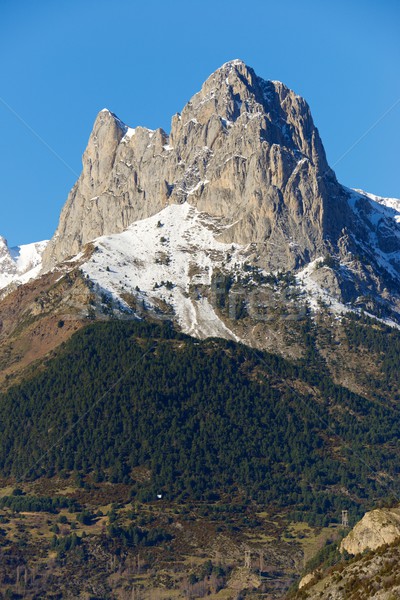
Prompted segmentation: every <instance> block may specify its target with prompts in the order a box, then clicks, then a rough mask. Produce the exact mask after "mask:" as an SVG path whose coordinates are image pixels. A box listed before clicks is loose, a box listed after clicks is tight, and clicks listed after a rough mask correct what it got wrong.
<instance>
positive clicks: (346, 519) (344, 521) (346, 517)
mask: <svg viewBox="0 0 400 600" xmlns="http://www.w3.org/2000/svg"><path fill="white" fill-rule="evenodd" d="M348 526H349V511H348V510H342V527H348Z"/></svg>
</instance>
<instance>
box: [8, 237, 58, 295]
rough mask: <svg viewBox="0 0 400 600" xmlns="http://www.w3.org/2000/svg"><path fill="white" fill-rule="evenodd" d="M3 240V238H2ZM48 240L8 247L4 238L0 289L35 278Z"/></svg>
mask: <svg viewBox="0 0 400 600" xmlns="http://www.w3.org/2000/svg"><path fill="white" fill-rule="evenodd" d="M3 240H4V238H3ZM47 244H48V240H43V241H41V242H33V243H31V244H22V245H21V246H14V247H12V248H8V246H7V242H6V241H5V240H4V247H3V257H2V258H3V261H2V264H1V265H0V290H1V289H4V288H6V287H7V286H8V285H10V284H11V283H15V284H16V285H21V284H23V283H27V282H28V281H30V280H31V279H35V277H37V276H38V275H39V273H40V271H41V269H42V255H43V252H44V250H45V248H46V246H47Z"/></svg>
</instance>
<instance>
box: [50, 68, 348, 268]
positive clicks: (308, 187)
mask: <svg viewBox="0 0 400 600" xmlns="http://www.w3.org/2000/svg"><path fill="white" fill-rule="evenodd" d="M185 201H187V202H190V204H192V205H194V206H196V207H197V208H198V210H200V211H206V212H208V213H209V214H210V215H212V216H219V217H225V218H228V219H229V220H230V221H231V223H232V227H231V228H230V229H229V231H227V232H226V233H225V235H224V240H225V241H227V242H238V243H241V244H250V243H255V244H257V253H258V254H261V264H262V265H263V266H265V267H266V268H268V269H277V268H280V269H292V268H295V267H298V266H300V265H304V264H305V263H306V262H308V261H309V260H310V259H312V258H315V257H316V256H319V255H321V254H323V253H324V252H326V250H327V248H328V247H329V248H330V247H331V246H335V245H336V244H337V242H338V238H339V237H340V235H341V232H342V229H343V227H346V226H347V225H348V224H349V222H350V220H351V219H350V211H349V208H348V205H347V202H346V194H345V193H344V191H343V189H342V188H341V187H340V186H339V185H338V183H337V181H336V178H335V175H334V173H333V171H332V170H331V169H330V168H329V166H328V164H327V161H326V156H325V152H324V148H323V145H322V142H321V139H320V137H319V134H318V130H317V128H316V127H315V125H314V123H313V120H312V116H311V113H310V109H309V107H308V105H307V103H306V102H305V101H304V100H303V99H302V98H301V97H299V96H298V95H296V94H295V93H294V92H292V91H291V90H290V89H289V88H287V87H286V86H285V85H283V84H282V83H280V82H274V81H264V80H263V79H261V78H260V77H258V76H257V75H256V74H255V73H254V71H253V69H251V68H250V67H248V66H247V65H246V64H245V63H244V62H242V61H240V60H234V61H231V62H228V63H225V64H224V65H223V66H222V67H220V68H219V69H217V71H215V73H213V74H212V75H211V76H210V77H209V78H208V79H207V81H206V82H205V83H204V84H203V86H202V88H201V90H200V91H199V92H198V93H197V94H195V95H194V96H193V98H192V99H191V100H190V101H189V102H188V103H187V105H186V106H185V107H184V108H183V110H182V112H181V113H178V114H176V115H175V116H174V117H173V118H172V123H171V132H170V135H169V136H168V135H167V134H166V133H165V132H164V131H163V130H162V129H157V130H155V131H152V130H149V129H146V128H143V127H136V128H135V129H132V128H129V127H127V126H126V125H125V124H124V123H122V121H121V120H120V119H118V117H116V115H114V114H113V113H111V112H110V111H108V110H106V109H104V110H102V111H101V112H100V113H99V115H98V116H97V119H96V121H95V124H94V127H93V131H92V133H91V135H90V139H89V143H88V146H87V149H86V151H85V153H84V156H83V170H82V174H81V176H80V178H79V180H78V181H77V183H76V185H75V186H74V188H73V189H72V191H71V193H70V195H69V197H68V200H67V203H66V205H65V207H64V209H63V211H62V214H61V218H60V223H59V226H58V229H57V232H56V234H55V236H54V238H53V240H52V241H51V242H50V244H49V247H48V249H47V250H46V253H45V266H46V267H47V268H50V267H51V266H53V265H54V264H56V263H57V262H60V261H61V260H63V259H65V258H66V257H68V256H71V255H73V254H76V253H77V252H79V251H80V249H81V248H82V246H83V245H84V244H85V243H86V242H88V241H90V240H93V239H94V238H96V237H98V236H100V235H104V234H110V233H116V232H119V231H123V230H124V229H126V227H127V226H128V225H130V224H131V223H132V222H134V221H136V220H138V219H142V218H146V217H149V216H151V215H154V214H156V213H157V212H159V211H160V210H161V209H163V208H164V207H165V206H167V205H168V204H175V203H182V202H185Z"/></svg>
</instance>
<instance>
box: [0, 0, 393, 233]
mask: <svg viewBox="0 0 400 600" xmlns="http://www.w3.org/2000/svg"><path fill="white" fill-rule="evenodd" d="M399 25H400V3H399V2H398V1H397V0H381V1H380V2H377V1H376V0H374V1H372V0H347V1H345V0H335V1H333V0H325V1H322V0H318V1H317V0H302V1H301V2H299V1H298V0H285V2H278V1H277V0H276V1H275V2H270V1H269V0H264V1H263V0H253V1H252V2H244V1H243V0H240V1H237V0H230V1H225V0H220V1H218V0H214V1H211V0H202V1H198V0H194V1H192V2H189V1H188V0H185V1H183V0H168V1H166V0H162V1H161V0H147V1H146V2H143V0H142V1H140V2H137V1H134V0H130V1H129V0H114V1H113V2H108V1H107V2H106V1H105V0H58V1H57V2H54V1H53V0H52V1H50V0H35V2H32V1H31V0H1V2H0V132H1V143H0V178H1V188H0V189H1V199H0V234H1V235H3V236H5V237H6V238H7V239H8V241H9V243H10V245H15V244H20V243H28V242H31V241H36V240H40V239H44V238H47V237H50V236H51V235H52V234H53V232H54V229H55V227H56V225H57V222H58V216H59V213H60V209H61V207H62V205H63V204H64V202H65V200H66V197H67V195H68V192H69V190H70V188H71V187H72V185H73V184H74V182H75V180H76V174H79V173H80V169H81V155H82V153H83V151H84V149H85V146H86V142H87V139H88V137H89V134H90V131H91V128H92V125H93V122H94V119H95V117H96V114H97V112H98V111H99V110H101V109H102V108H104V107H107V108H109V109H110V110H112V111H113V112H115V113H116V114H117V115H118V116H119V117H120V118H121V119H122V120H123V121H125V122H126V123H127V124H129V125H130V126H136V125H144V126H147V127H150V128H155V127H159V126H161V127H163V128H164V129H166V130H167V131H169V127H170V119H171V116H172V115H173V114H174V113H175V112H177V111H179V110H181V109H182V107H183V106H184V104H185V103H186V102H187V101H188V100H189V98H190V97H191V96H192V95H193V94H194V93H195V92H196V91H198V89H199V88H200V87H201V84H202V83H203V81H204V80H205V79H206V78H207V77H208V75H209V74H210V73H212V72H213V71H214V70H215V69H216V68H218V67H219V66H220V65H221V64H222V63H224V62H226V61H227V60H231V59H233V58H241V59H243V60H244V61H245V62H246V63H247V64H249V65H250V66H252V67H253V68H254V69H255V71H256V72H257V74H258V75H260V76H262V77H264V78H265V79H278V80H280V81H283V82H284V83H286V84H287V85H288V86H289V87H291V88H292V89H294V90H295V91H296V92H297V93H298V94H301V95H302V96H304V97H305V99H306V100H307V101H308V103H309V104H310V106H311V110H312V113H313V116H314V121H315V122H316V125H317V126H318V128H319V130H320V133H321V136H322V139H323V142H324V145H325V149H326V152H327V155H328V160H329V162H330V164H331V165H332V166H333V165H334V169H335V171H336V173H337V175H338V178H339V180H340V181H341V182H342V183H344V184H346V185H348V186H350V187H361V188H363V189H366V190H368V191H371V192H373V193H376V194H379V195H385V196H395V197H400V168H399V166H400V165H399V156H400V153H399V138H400V135H399V134H400V69H399V65H400V36H399V35H398V31H399ZM396 102H397V104H395V103H396ZM393 105H394V106H393ZM391 107H392V108H391ZM390 109H391V110H390ZM39 138H41V139H39ZM360 138H362V139H361V140H360ZM358 140H360V141H358ZM353 145H354V147H353V148H352V146H353ZM349 149H351V150H350V151H349V152H348V153H347V151H348V150H349ZM345 153H347V154H346V155H345V156H344V157H343V158H342V159H341V160H339V159H340V157H342V156H343V154H345ZM338 160H339V162H337V161H338Z"/></svg>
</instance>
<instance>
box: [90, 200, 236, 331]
mask: <svg viewBox="0 0 400 600" xmlns="http://www.w3.org/2000/svg"><path fill="white" fill-rule="evenodd" d="M227 227H229V225H227V224H226V223H224V222H223V221H222V220H221V219H216V218H211V217H209V216H208V215H205V214H204V213H200V212H199V211H198V210H197V209H195V208H194V207H193V206H191V205H190V204H188V203H185V204H175V205H170V206H168V207H166V208H165V209H163V210H162V211H161V212H160V213H158V214H157V215H155V216H153V217H149V218H147V219H144V220H142V221H137V222H136V223H134V224H133V225H131V226H130V227H129V228H128V229H127V230H126V231H124V232H122V233H119V234H114V235H110V236H103V237H100V238H98V239H97V240H95V242H94V245H95V251H94V253H93V255H92V257H91V258H90V259H89V260H88V261H87V262H86V263H84V264H83V265H82V266H81V269H82V271H83V273H84V274H85V275H86V276H87V277H89V278H90V279H91V280H92V281H93V282H94V283H95V284H96V285H97V286H98V287H99V289H100V290H103V291H104V292H107V293H109V294H111V295H112V296H113V298H114V299H117V300H118V301H119V302H120V303H121V304H122V306H125V307H126V308H127V309H128V308H129V305H130V306H132V298H135V303H136V304H137V307H138V310H139V311H143V309H144V310H152V311H155V312H156V313H157V314H158V317H159V318H168V319H171V318H173V319H175V320H177V322H178V323H179V325H180V326H181V328H182V330H183V331H184V332H185V333H188V334H191V335H194V336H196V337H206V336H221V337H224V338H226V337H228V338H233V339H236V336H235V335H234V334H233V333H232V332H231V331H230V330H229V329H228V328H227V327H226V326H225V324H224V323H223V322H222V320H221V319H220V318H219V317H218V316H217V315H216V313H215V311H214V309H213V307H212V305H211V303H210V301H209V299H208V298H207V297H206V296H205V295H203V293H202V290H204V289H209V288H210V286H211V284H212V279H213V274H214V273H215V272H216V271H217V270H218V269H226V270H228V271H230V270H233V269H234V268H237V267H239V266H240V265H241V264H242V263H243V262H244V260H245V250H246V249H245V248H244V247H241V246H239V245H238V244H224V243H221V242H219V241H218V239H217V238H218V235H219V234H221V233H222V232H223V231H225V230H226V228H227Z"/></svg>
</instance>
